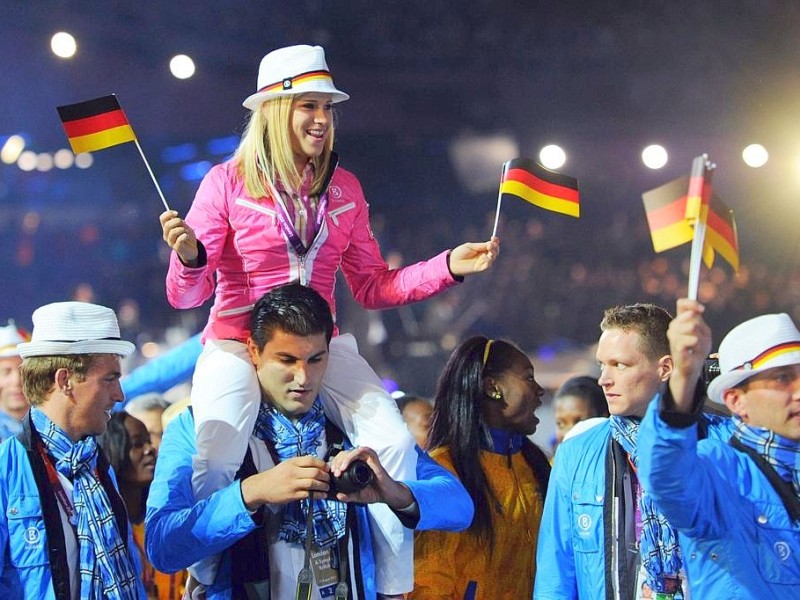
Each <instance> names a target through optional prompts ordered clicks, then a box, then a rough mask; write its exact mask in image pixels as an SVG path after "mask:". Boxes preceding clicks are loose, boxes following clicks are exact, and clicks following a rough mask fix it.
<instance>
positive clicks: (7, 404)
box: [0, 321, 30, 442]
mask: <svg viewBox="0 0 800 600" xmlns="http://www.w3.org/2000/svg"><path fill="white" fill-rule="evenodd" d="M24 341H25V337H23V335H22V332H20V330H19V329H17V327H16V325H14V323H13V321H9V322H8V325H6V326H5V327H0V442H1V441H3V440H4V439H6V438H10V437H12V436H15V435H17V434H18V433H19V432H20V431H22V417H24V416H25V413H27V412H28V408H30V405H29V404H28V401H27V400H26V399H25V395H24V394H23V393H22V384H21V381H20V378H19V366H20V364H22V359H21V358H20V357H19V351H18V350H17V344H20V343H22V342H24Z"/></svg>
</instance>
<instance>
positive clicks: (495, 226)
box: [492, 193, 503, 237]
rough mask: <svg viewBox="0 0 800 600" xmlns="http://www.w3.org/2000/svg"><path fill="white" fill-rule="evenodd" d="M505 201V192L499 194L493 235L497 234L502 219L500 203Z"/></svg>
mask: <svg viewBox="0 0 800 600" xmlns="http://www.w3.org/2000/svg"><path fill="white" fill-rule="evenodd" d="M502 201H503V194H502V193H498V194H497V212H495V214H494V227H493V228H492V237H495V236H496V235H497V223H498V221H500V203H501V202H502Z"/></svg>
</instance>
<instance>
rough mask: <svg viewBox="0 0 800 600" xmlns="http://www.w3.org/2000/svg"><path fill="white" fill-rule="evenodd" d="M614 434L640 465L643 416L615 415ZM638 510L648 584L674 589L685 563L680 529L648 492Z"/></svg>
mask: <svg viewBox="0 0 800 600" xmlns="http://www.w3.org/2000/svg"><path fill="white" fill-rule="evenodd" d="M609 421H610V423H611V436H612V437H613V438H614V439H615V440H616V441H617V442H618V443H619V444H620V445H621V446H622V447H623V448H624V449H625V451H626V452H627V453H628V455H629V456H630V459H631V462H632V463H633V466H634V467H636V468H638V467H639V453H638V448H637V443H636V441H637V439H638V437H639V424H640V423H641V419H637V418H633V417H617V416H613V417H610V419H609ZM639 509H640V510H641V514H642V537H641V540H639V554H640V556H641V557H642V565H644V569H645V572H646V573H647V585H649V586H650V587H651V588H653V589H654V590H655V591H656V592H674V591H675V590H674V589H673V585H674V584H673V582H672V581H669V582H667V581H666V578H674V577H675V576H676V575H677V574H678V571H680V569H681V566H682V565H683V557H682V556H681V552H680V548H679V546H678V532H677V531H676V530H675V529H674V528H673V527H672V525H670V524H669V522H668V521H667V519H666V517H664V515H662V514H661V513H660V512H659V510H658V509H657V508H656V507H655V505H654V504H653V501H652V500H651V499H650V496H649V495H648V494H646V493H644V491H643V493H642V494H641V495H640V502H639Z"/></svg>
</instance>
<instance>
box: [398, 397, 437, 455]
mask: <svg viewBox="0 0 800 600" xmlns="http://www.w3.org/2000/svg"><path fill="white" fill-rule="evenodd" d="M397 408H399V409H400V414H401V415H402V417H403V421H405V424H406V426H407V427H408V430H409V431H410V432H411V435H413V436H414V440H415V441H416V442H417V446H419V447H420V448H422V449H423V450H425V449H427V446H428V430H429V429H430V427H431V415H432V414H433V404H431V402H430V400H428V399H427V398H423V397H422V396H410V395H404V396H400V397H399V398H397Z"/></svg>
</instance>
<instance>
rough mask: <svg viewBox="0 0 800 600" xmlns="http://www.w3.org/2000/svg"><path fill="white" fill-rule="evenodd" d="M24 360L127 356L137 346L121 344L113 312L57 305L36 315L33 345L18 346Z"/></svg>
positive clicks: (82, 304)
mask: <svg viewBox="0 0 800 600" xmlns="http://www.w3.org/2000/svg"><path fill="white" fill-rule="evenodd" d="M17 349H18V350H19V355H20V356H21V357H22V358H27V357H29V356H55V355H60V354H118V355H120V356H128V355H129V354H131V353H132V352H133V351H134V345H133V344H131V343H130V342H126V341H124V340H121V339H120V337H119V324H118V323H117V316H116V315H115V314H114V311H113V310H111V309H110V308H106V307H105V306H98V305H97V304H89V303H88V302H54V303H53V304H46V305H44V306H42V307H40V308H37V309H36V310H35V311H33V334H32V335H31V341H30V342H25V343H22V344H19V345H18V346H17Z"/></svg>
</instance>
